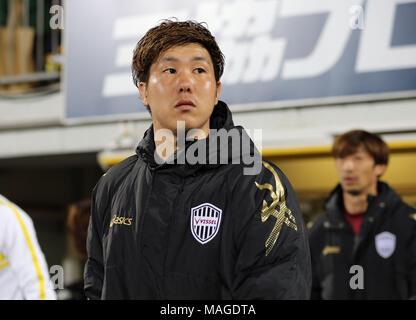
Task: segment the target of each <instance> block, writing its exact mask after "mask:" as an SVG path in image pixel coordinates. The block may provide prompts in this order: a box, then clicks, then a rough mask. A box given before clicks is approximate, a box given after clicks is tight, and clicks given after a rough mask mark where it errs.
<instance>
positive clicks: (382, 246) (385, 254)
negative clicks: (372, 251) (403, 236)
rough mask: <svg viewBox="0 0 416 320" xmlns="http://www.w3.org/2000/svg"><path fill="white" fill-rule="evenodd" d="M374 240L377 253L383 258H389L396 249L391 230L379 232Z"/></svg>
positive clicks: (394, 238) (394, 237)
mask: <svg viewBox="0 0 416 320" xmlns="http://www.w3.org/2000/svg"><path fill="white" fill-rule="evenodd" d="M375 240H376V250H377V253H378V254H379V255H380V256H381V257H382V258H384V259H387V258H389V257H390V256H391V255H392V254H393V252H394V250H395V249H396V236H395V235H394V234H392V233H391V232H388V231H384V232H381V233H379V234H378V235H376V237H375Z"/></svg>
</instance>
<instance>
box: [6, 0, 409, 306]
mask: <svg viewBox="0 0 416 320" xmlns="http://www.w3.org/2000/svg"><path fill="white" fill-rule="evenodd" d="M169 17H177V18H178V19H179V20H184V19H193V20H197V21H199V22H202V21H203V22H206V23H207V25H208V28H209V29H210V30H211V32H212V33H213V34H214V35H215V37H216V39H217V41H218V43H219V45H220V47H221V49H222V50H223V52H224V54H225V58H226V66H225V72H224V76H223V79H222V82H223V91H222V97H221V99H222V100H224V101H225V102H227V103H228V104H229V105H230V107H231V109H232V110H233V113H234V122H235V123H236V124H239V125H242V126H244V127H245V128H246V129H247V131H248V133H249V134H251V133H253V131H254V130H258V129H261V130H262V140H261V141H260V143H259V144H260V145H258V146H259V148H261V149H262V153H263V156H264V157H265V158H266V159H269V160H271V161H273V162H275V163H276V164H277V165H278V166H279V167H280V168H281V169H282V170H283V172H284V173H285V174H286V175H287V176H288V178H289V180H290V181H291V183H292V185H293V187H294V189H295V191H296V193H297V196H298V198H299V201H300V204H301V209H302V212H303V214H304V218H305V221H306V222H308V221H310V219H312V218H313V217H314V216H315V215H316V214H318V213H320V212H321V210H322V208H323V204H324V202H325V199H326V197H327V196H328V194H329V192H330V191H331V190H332V189H333V188H334V187H335V185H336V184H337V177H336V173H335V169H334V163H333V159H332V157H331V155H330V150H331V144H332V141H333V138H334V137H335V136H337V135H339V134H341V133H343V132H345V131H347V130H350V129H364V130H368V131H371V132H374V133H378V134H380V135H381V136H382V138H384V139H385V141H386V142H388V145H389V147H390V150H391V157H390V163H389V166H388V169H387V172H386V173H385V175H384V176H383V177H382V180H384V181H386V182H388V183H389V184H390V185H391V186H392V187H393V188H394V189H395V190H396V191H397V192H398V193H399V194H400V195H401V196H402V197H403V198H404V200H405V201H406V202H408V203H410V204H412V205H414V206H415V205H416V1H414V0H362V1H361V0H337V1H329V0H280V1H277V0H226V1H224V0H223V1H220V0H201V1H197V2H196V1H191V0H177V1H175V2H172V1H167V0H164V1H157V3H152V4H151V5H149V3H148V2H147V1H142V0H122V1H115V0H88V1H81V0H71V1H54V0H0V193H1V194H3V195H4V196H6V197H8V198H9V199H10V200H11V201H13V202H15V203H16V204H18V205H19V206H21V207H22V208H23V209H24V210H26V211H27V212H28V213H29V214H30V216H31V217H32V219H33V221H34V224H35V228H36V230H37V235H38V238H39V242H40V245H41V247H42V249H43V251H44V254H45V257H46V259H47V262H48V265H49V266H51V265H62V266H63V267H64V270H65V274H64V275H65V284H66V285H70V284H72V283H75V282H77V281H78V280H79V279H80V278H81V277H82V269H83V263H84V257H83V256H82V255H80V254H79V252H78V251H77V250H76V248H75V245H74V244H73V241H71V239H70V237H69V236H68V233H67V229H66V220H67V217H68V213H69V208H70V205H71V204H73V203H74V202H78V201H80V200H82V199H85V198H87V197H89V195H90V193H91V191H92V189H93V187H94V185H95V183H96V182H97V180H98V179H99V178H100V176H101V175H102V174H103V173H104V172H105V171H106V170H107V169H108V168H109V167H111V166H112V165H114V164H115V163H117V162H119V161H121V160H122V159H124V158H125V157H127V156H129V155H131V154H133V153H134V150H135V147H136V145H137V144H138V142H139V140H140V139H141V138H142V136H143V133H144V131H145V130H146V129H147V128H148V127H149V125H150V123H151V119H150V116H149V114H148V113H147V111H146V109H145V107H144V106H143V105H142V103H141V101H140V99H139V94H138V91H137V89H136V87H135V86H134V84H133V82H132V79H131V72H130V64H131V58H132V52H133V49H134V46H135V44H136V43H137V41H138V40H139V39H140V38H141V37H142V36H143V35H144V33H145V32H146V31H147V30H148V29H149V28H150V27H152V26H154V25H156V24H157V23H159V22H160V20H161V19H164V18H169ZM250 131H251V132H250ZM256 142H259V141H256ZM68 297H71V296H70V295H68V294H66V293H65V292H62V293H60V298H61V299H66V298H68Z"/></svg>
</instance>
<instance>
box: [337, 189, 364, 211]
mask: <svg viewBox="0 0 416 320" xmlns="http://www.w3.org/2000/svg"><path fill="white" fill-rule="evenodd" d="M343 197H344V207H345V210H346V211H347V212H348V213H349V214H360V213H363V212H366V211H367V207H368V200H367V193H362V194H359V195H352V194H350V193H348V192H345V191H344V192H343Z"/></svg>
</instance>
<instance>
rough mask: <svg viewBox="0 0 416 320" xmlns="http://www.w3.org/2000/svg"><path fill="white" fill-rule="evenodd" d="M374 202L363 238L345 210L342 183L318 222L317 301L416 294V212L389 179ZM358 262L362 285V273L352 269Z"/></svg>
mask: <svg viewBox="0 0 416 320" xmlns="http://www.w3.org/2000/svg"><path fill="white" fill-rule="evenodd" d="M368 201H369V205H368V209H367V212H366V213H365V215H364V219H363V223H362V226H361V229H360V231H359V233H358V235H357V236H355V235H354V233H353V231H352V228H351V227H350V225H349V224H348V222H347V221H346V219H345V218H344V216H343V214H342V211H341V210H342V208H343V200H342V189H341V187H340V186H339V185H338V186H337V188H336V189H335V190H334V191H333V192H332V194H331V196H330V198H329V200H328V201H327V204H326V210H325V212H324V213H323V214H321V215H320V216H318V217H317V218H316V220H315V221H314V222H313V225H312V227H311V228H310V229H309V241H310V247H311V258H312V274H313V281H312V282H313V284H312V286H313V288H312V299H321V298H323V299H409V298H412V297H413V298H415V297H416V221H415V220H416V210H415V209H414V208H412V207H410V206H408V205H407V204H406V203H404V202H403V201H402V200H401V198H400V196H399V195H398V194H397V193H396V192H394V191H393V189H391V188H390V187H389V186H388V185H387V184H386V183H383V182H379V183H378V195H377V196H376V197H373V196H369V198H368ZM353 265H359V266H362V270H363V273H362V276H363V279H362V281H363V283H362V284H363V288H362V289H360V288H357V286H358V285H359V281H360V280H359V279H358V278H357V276H359V272H358V271H357V270H354V268H353V269H352V270H351V273H350V268H351V266H353ZM351 285H352V287H353V288H356V289H351Z"/></svg>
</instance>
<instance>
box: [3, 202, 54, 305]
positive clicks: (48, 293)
mask: <svg viewBox="0 0 416 320" xmlns="http://www.w3.org/2000/svg"><path fill="white" fill-rule="evenodd" d="M55 299H56V294H55V291H54V290H53V287H52V284H51V282H50V279H49V271H48V266H47V264H46V260H45V257H44V255H43V253H42V250H41V248H40V246H39V243H38V240H37V238H36V231H35V229H34V227H33V223H32V219H31V218H30V217H29V215H27V214H26V213H25V212H24V211H23V210H22V209H20V208H19V207H18V206H16V205H15V204H13V203H12V202H10V201H9V200H7V199H6V198H5V197H3V196H1V195H0V300H55Z"/></svg>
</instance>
